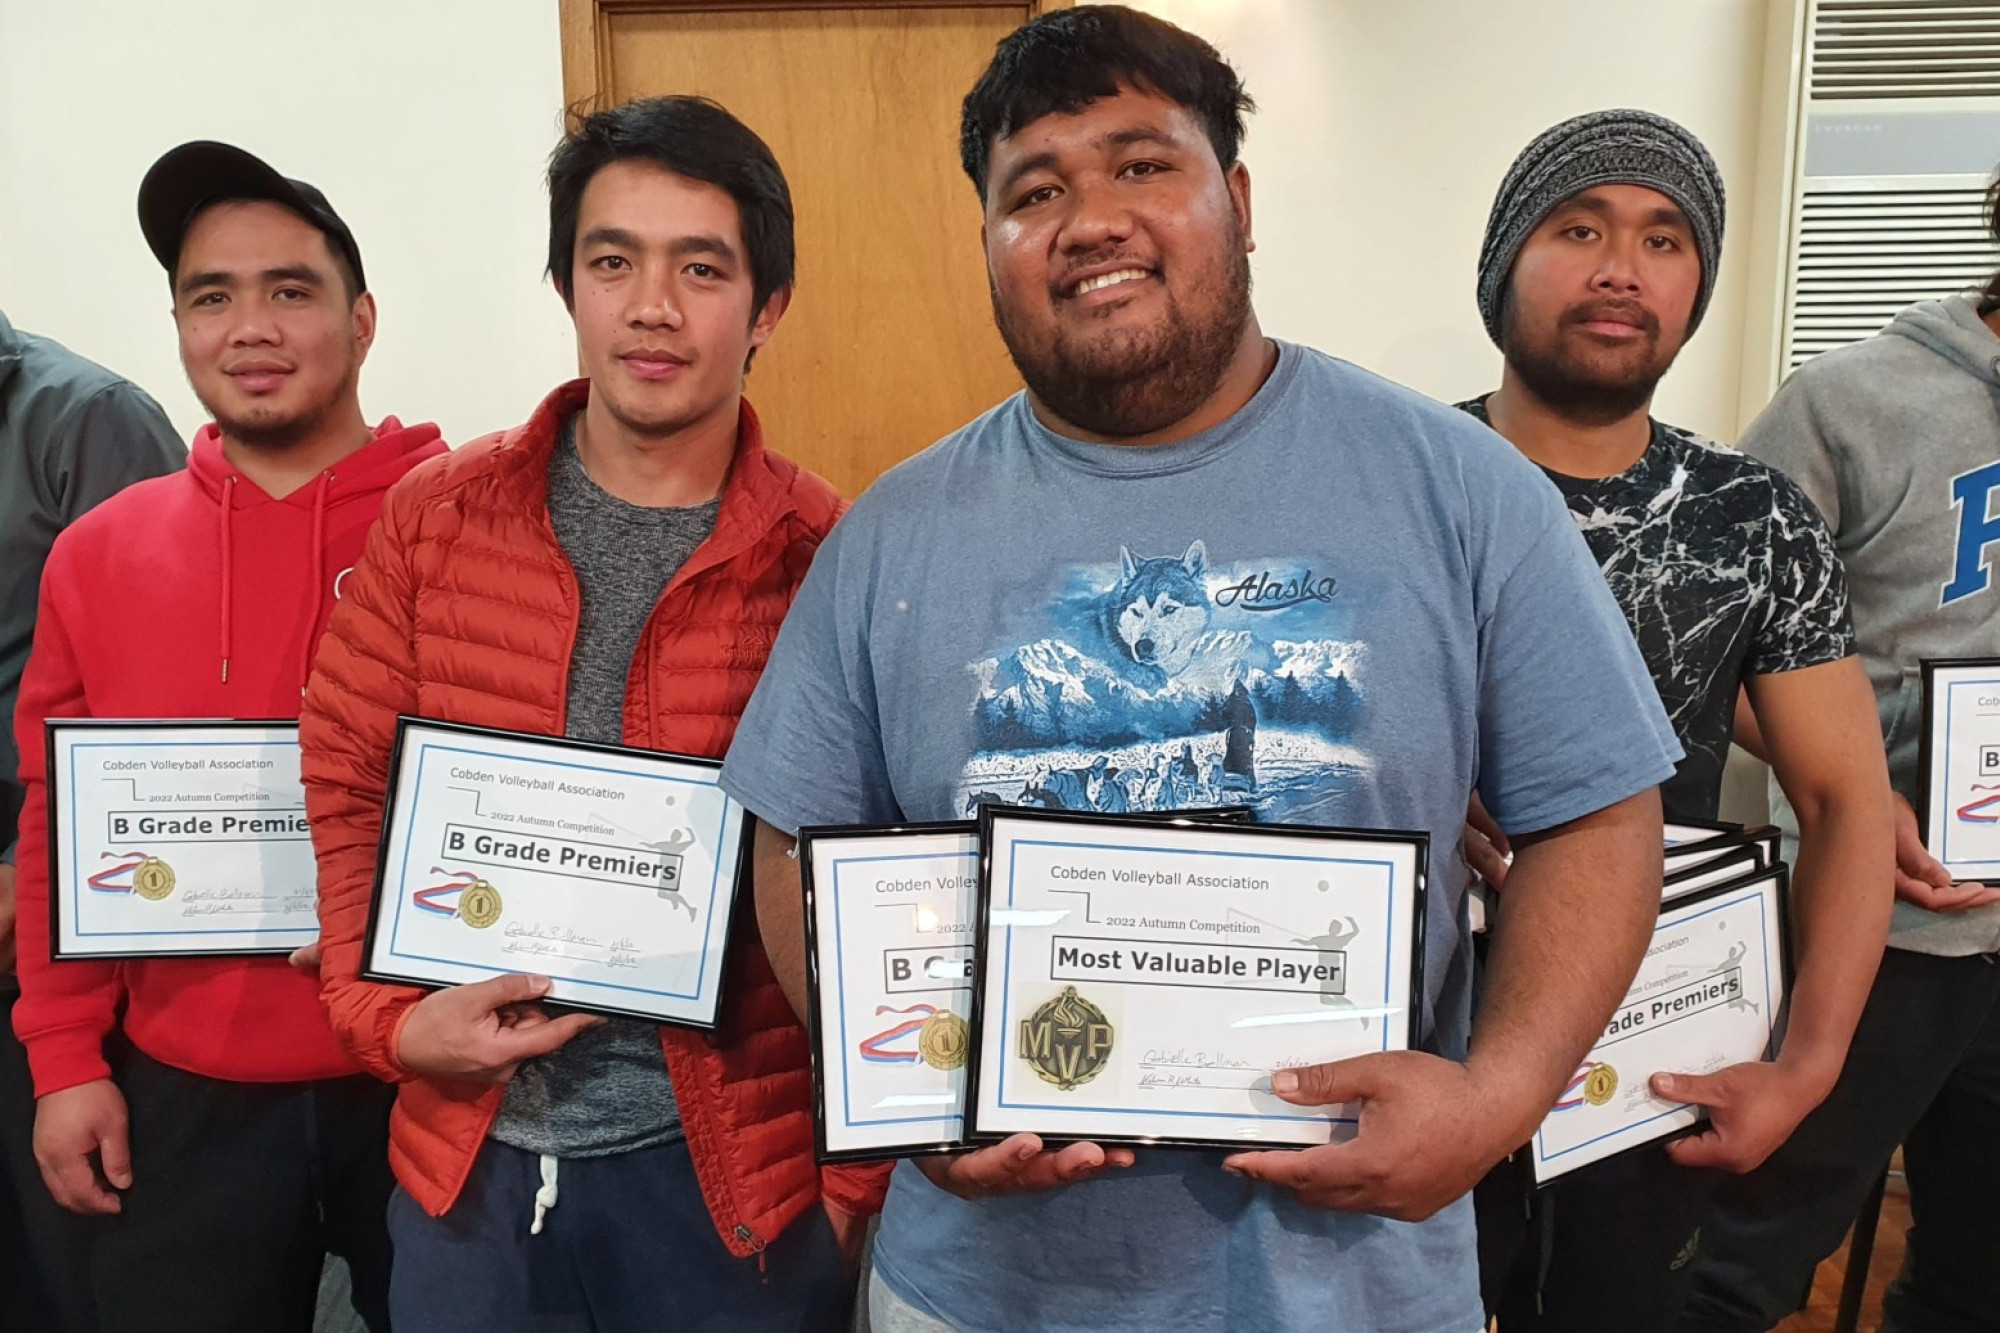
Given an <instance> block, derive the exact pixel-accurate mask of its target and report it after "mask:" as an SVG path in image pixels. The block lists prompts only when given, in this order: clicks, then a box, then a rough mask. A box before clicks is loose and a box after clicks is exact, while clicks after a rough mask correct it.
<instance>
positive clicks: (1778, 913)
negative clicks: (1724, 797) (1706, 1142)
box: [1531, 863, 1788, 1183]
mask: <svg viewBox="0 0 2000 1333" xmlns="http://www.w3.org/2000/svg"><path fill="white" fill-rule="evenodd" d="M1786 875H1787V872H1786V869H1785V866H1784V865H1783V863H1778V864H1776V865H1772V866H1767V867H1757V868H1754V869H1752V870H1751V871H1750V872H1749V874H1747V875H1744V876H1739V877H1738V878H1737V879H1736V880H1735V881H1734V882H1732V883H1727V884H1721V885H1717V886H1715V887H1713V888H1710V889H1706V890H1704V891H1703V892H1702V893H1700V894H1699V895H1697V896H1694V897H1691V898H1687V899H1683V900H1681V901H1678V902H1674V903H1671V904H1669V905H1668V906H1666V907H1664V908H1662V909H1661V911H1660V917H1659V923H1658V925H1657V926H1656V927H1655V928H1654V931H1653V941H1652V943H1651V944H1650V945H1648V946H1647V948H1646V954H1645V957H1644V959H1643V960H1642V961H1641V962H1640V964H1639V971H1638V975H1636V976H1635V977H1634V978H1633V979H1632V985H1631V987H1630V988H1629V989H1628V990H1627V991H1626V993H1625V1000H1624V1003H1623V1004H1622V1005H1620V1006H1619V1009H1618V1012H1617V1013H1616V1014H1614V1015H1613V1016H1612V1019H1611V1022H1610V1023H1608V1024H1606V1026H1605V1030H1604V1035H1603V1036H1602V1037H1600V1038H1599V1039H1598V1042H1597V1044H1596V1045H1595V1046H1593V1047H1592V1048H1591V1051H1590V1054H1589V1055H1588V1056H1586V1057H1585V1059H1584V1062H1583V1064H1582V1065H1580V1066H1579V1067H1578V1068H1577V1071H1576V1074H1575V1076H1574V1077H1572V1078H1571V1079H1570V1082H1569V1086H1568V1087H1567V1088H1565V1089H1564V1090H1563V1093H1562V1096H1561V1098H1560V1099H1558V1101H1557V1102H1556V1105H1555V1109H1554V1110H1552V1111H1550V1113H1549V1115H1548V1118H1547V1119H1545V1120H1544V1121H1543V1122H1542V1127H1541V1128H1540V1129H1538V1130H1536V1131H1535V1137H1534V1139H1533V1141H1532V1145H1531V1149H1532V1153H1533V1165H1534V1172H1535V1179H1536V1181H1537V1182H1539V1183H1546V1182H1548V1181H1550V1180H1553V1179H1555V1178H1556V1177H1557V1176H1560V1175H1564V1174H1566V1173H1568V1172H1570V1171H1574V1170H1576V1169H1577V1168H1578V1167H1581V1166H1588V1165H1589V1164H1590V1163H1592V1162H1596V1161H1601V1160H1603V1159H1604V1158H1606V1157H1610V1156H1611V1155H1613V1154H1614V1153H1619V1152H1623V1151H1625V1150H1626V1149H1628V1148H1636V1147H1639V1146H1640V1145H1642V1144H1646V1143H1651V1142H1653V1141H1654V1140H1655V1139H1660V1138H1665V1137H1666V1136H1667V1135H1669V1134H1673V1133H1676V1132H1678V1131H1680V1130H1683V1129H1686V1128H1688V1127H1689V1126H1691V1125H1693V1124H1695V1123H1696V1122H1697V1121H1698V1120H1699V1119H1700V1118H1701V1116H1702V1114H1703V1112H1701V1111H1699V1110H1697V1109H1696V1108H1695V1107H1692V1106H1685V1105H1682V1104H1681V1103H1679V1102H1669V1101H1662V1100H1661V1099H1660V1098H1658V1097H1655V1096H1654V1095H1653V1094H1652V1090H1651V1088H1650V1087H1649V1084H1650V1082H1651V1080H1652V1077H1653V1075H1654V1074H1657V1073H1661V1072H1666V1073H1674V1074H1712V1073H1714V1072H1715V1071H1716V1070H1718V1069H1721V1068H1723V1067H1724V1066H1726V1065H1734V1064H1743V1063H1747V1062H1749V1061H1753V1060H1762V1059H1765V1058H1767V1057H1768V1056H1769V1055H1770V1053H1771V1034H1772V1025H1773V1024H1774V1023H1775V1021H1776V1019H1777V1015H1778V1011H1779V1009H1780V1008H1781V1007H1782V1006H1783V1004H1784V1001H1785V988H1786V978H1787V966H1788V963H1787V959H1788V954H1787V949H1786V941H1785V888H1786Z"/></svg>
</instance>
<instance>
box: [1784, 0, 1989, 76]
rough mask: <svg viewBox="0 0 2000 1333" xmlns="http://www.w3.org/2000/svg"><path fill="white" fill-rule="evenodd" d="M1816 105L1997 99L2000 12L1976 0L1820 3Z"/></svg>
mask: <svg viewBox="0 0 2000 1333" xmlns="http://www.w3.org/2000/svg"><path fill="white" fill-rule="evenodd" d="M1810 81H1811V96H1812V97H1813V98H1814V99H1815V100H1824V99H1830V98H1831V99H1840V100H1847V99H1850V98H1896V97H2000V8H1996V7H1995V6H1994V5H1992V4H1990V3H1987V4H1981V3H1978V2H1977V0H1820V2H1819V4H1818V5H1817V6H1816V7H1815V11H1814V15H1813V28H1812V63H1811V66H1810Z"/></svg>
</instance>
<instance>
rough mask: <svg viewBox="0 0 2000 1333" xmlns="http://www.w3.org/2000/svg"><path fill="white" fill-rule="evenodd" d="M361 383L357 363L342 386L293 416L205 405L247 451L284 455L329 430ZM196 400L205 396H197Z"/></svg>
mask: <svg viewBox="0 0 2000 1333" xmlns="http://www.w3.org/2000/svg"><path fill="white" fill-rule="evenodd" d="M360 379H361V364H360V362H358V361H357V362H355V363H354V364H352V365H350V366H349V367H348V368H347V372H346V373H345V374H344V375H342V376H341V377H340V381H339V383H337V384H335V385H334V387H333V389H332V390H331V391H330V392H328V393H327V394H326V396H325V397H323V398H321V399H319V400H318V401H317V402H314V403H309V404H307V405H306V406H305V407H302V408H300V409H299V410H298V411H296V412H293V413H291V414H290V415H284V414H282V413H281V412H279V411H278V410H276V409H266V410H260V409H258V408H255V407H253V408H251V409H250V410H249V411H247V412H231V411H229V410H228V409H226V408H221V409H219V408H218V407H217V405H216V404H214V403H210V402H207V401H203V402H202V404H201V405H202V407H203V409H204V410H206V411H207V412H208V415H209V416H210V418H211V419H213V420H214V422H215V424H216V426H217V427H218V428H219V429H220V430H221V431H222V433H223V435H225V436H226V437H228V438H229V439H231V440H234V441H236V442H237V443H238V444H241V445H242V446H243V447H244V448H246V449H255V450H257V451H259V452H261V453H273V454H275V453H283V452H284V451H286V450H287V449H293V448H296V447H298V446H299V445H300V444H303V443H305V442H306V441H307V440H310V439H312V438H313V436H315V435H316V434H318V433H319V432H320V431H321V430H323V429H325V427H326V424H327V423H328V422H329V421H331V420H332V419H333V418H334V416H335V415H336V414H338V413H339V412H340V411H341V409H342V407H343V405H344V404H345V403H346V402H347V401H348V400H349V399H350V398H352V397H353V396H354V391H355V386H356V385H357V384H359V382H360ZM195 397H196V398H200V397H201V395H200V394H199V393H197V394H196V395H195Z"/></svg>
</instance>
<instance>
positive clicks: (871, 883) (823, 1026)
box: [798, 806, 1251, 1162]
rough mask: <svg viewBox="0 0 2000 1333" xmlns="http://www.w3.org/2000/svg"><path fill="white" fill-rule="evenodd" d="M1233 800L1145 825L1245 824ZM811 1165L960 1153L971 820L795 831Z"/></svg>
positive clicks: (974, 831)
mask: <svg viewBox="0 0 2000 1333" xmlns="http://www.w3.org/2000/svg"><path fill="white" fill-rule="evenodd" d="M1250 815H1251V812H1250V810H1249V809H1248V808H1247V807H1244V806H1223V807H1218V808H1215V809H1207V810H1186V811H1162V812H1147V813H1143V814H1139V815H1134V816H1131V818H1133V819H1135V820H1139V821H1143V822H1149V823H1151V822H1159V821H1173V820H1196V821H1201V822H1212V821H1220V822H1222V823H1248V822H1250ZM798 856H799V879H800V883H801V885H802V887H803V888H804V891H805V910H806V979H807V983H808V987H807V989H808V996H809V1004H808V1006H807V1011H806V1020H807V1022H806V1026H807V1030H808V1032H809V1033H810V1035H811V1038H812V1062H813V1093H814V1111H815V1131H816V1132H815V1146H816V1148H817V1151H818V1154H819V1160H820V1161H822V1162H837V1161H847V1160H867V1159H870V1158H881V1157H897V1156H906V1155H909V1154H912V1153H924V1152H943V1151H946V1150H949V1149H952V1148H958V1147H963V1146H964V1145H965V1143H966V1138H965V1066H966V1061H967V1057H968V1056H969V1054H970V1052H971V1045H972V1040H971V1029H970V1028H969V1027H968V1025H967V1020H968V1016H969V1015H970V1013H971V1001H972V972H973V962H972V959H973V952H974V949H973V934H974V927H975V922H976V919H977V913H978V892H977V890H978V883H979V826H978V825H977V824H974V823H969V822H968V823H950V824H900V825H880V826H865V827H864V826H856V825H843V826H820V827H808V828H802V829H800V830H799V851H798Z"/></svg>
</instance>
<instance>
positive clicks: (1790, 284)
mask: <svg viewBox="0 0 2000 1333" xmlns="http://www.w3.org/2000/svg"><path fill="white" fill-rule="evenodd" d="M1797 3H1798V5H1799V8H1800V9H1801V10H1803V11H1804V12H1803V13H1800V14H1799V23H1800V27H1799V29H1798V30H1797V31H1798V32H1799V34H1800V36H1801V37H1802V38H1803V39H1804V40H1803V50H1801V51H1800V52H1799V53H1798V59H1799V61H1800V65H1799V68H1800V70H1801V71H1802V73H1803V77H1802V78H1801V79H1800V87H1799V95H1800V101H1799V103H1798V104H1797V105H1798V119H1797V121H1796V127H1797V128H1796V130H1795V133H1797V134H1798V136H1799V138H1798V140H1797V141H1796V142H1795V144H1794V161H1795V162H1796V163H1797V165H1796V167H1795V170H1796V172H1797V174H1796V175H1795V176H1794V177H1793V178H1792V181H1791V197H1790V200H1789V204H1790V209H1789V223H1790V227H1789V241H1790V244H1789V246H1788V249H1787V253H1786V254H1785V255H1784V268H1783V270H1782V273H1783V282H1784V306H1783V319H1784V327H1783V330H1782V336H1781V337H1780V338H1779V339H1778V345H1777V347H1776V348H1773V349H1772V350H1774V351H1776V352H1778V353H1779V355H1778V356H1777V357H1776V358H1775V359H1774V360H1772V361H1767V362H1766V363H1765V364H1766V366H1768V368H1769V372H1770V373H1772V374H1773V375H1774V378H1773V380H1772V381H1771V382H1772V384H1773V387H1775V379H1776V378H1779V377H1782V376H1784V375H1787V374H1790V373H1791V372H1792V371H1794V370H1796V369H1798V367H1799V366H1800V364H1802V363H1803V362H1805V361H1807V360H1809V359H1811V358H1812V357H1814V356H1816V355H1818V354H1819V353H1821V352H1824V351H1828V350H1830V349H1832V348H1835V347H1842V346H1845V345H1846V344H1848V343H1852V342H1859V341H1860V340H1861V339H1863V338H1866V337H1869V336H1871V335H1873V334H1875V333H1877V332H1879V331H1880V330H1881V329H1882V327H1883V326H1884V325H1885V324H1887V323H1888V322H1889V321H1890V320H1891V319H1893V318H1894V317H1895V315H1896V313H1897V312H1898V311H1900V310H1903V309H1905V308H1906V307H1908V306H1910V305H1913V304H1914V303H1916V302H1918V301H1925V300H1933V299H1936V298H1938V297H1942V296H1949V295H1951V294H1952V293H1953V292H1962V291H1966V290H1967V289H1970V288H1975V287H1983V286H1984V285H1985V284H1986V282H1987V280H1988V279H1989V278H1991V277H1992V276H1993V273H1994V271H1995V269H1996V268H2000V247H1996V246H1995V245H1994V243H1993V239H1992V237H1991V235H1990V233H1989V232H1988V229H1987V217H1988V214H1987V207H1986V200H1987V194H1986V191H1987V185H1988V182H1989V181H1990V180H1992V178H1993V172H1994V168H1995V166H1996V165H2000V0H1797ZM1795 12H1796V11H1795Z"/></svg>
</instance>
